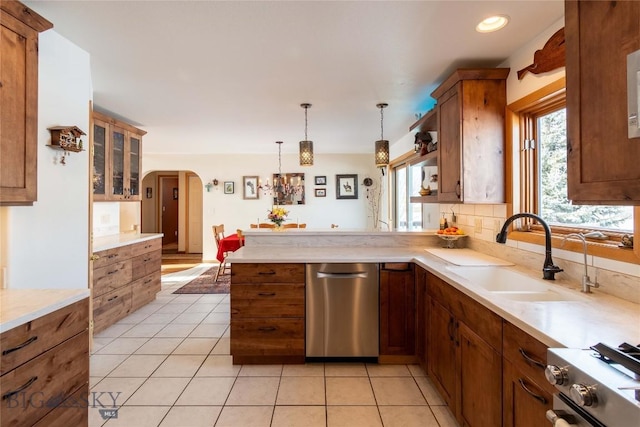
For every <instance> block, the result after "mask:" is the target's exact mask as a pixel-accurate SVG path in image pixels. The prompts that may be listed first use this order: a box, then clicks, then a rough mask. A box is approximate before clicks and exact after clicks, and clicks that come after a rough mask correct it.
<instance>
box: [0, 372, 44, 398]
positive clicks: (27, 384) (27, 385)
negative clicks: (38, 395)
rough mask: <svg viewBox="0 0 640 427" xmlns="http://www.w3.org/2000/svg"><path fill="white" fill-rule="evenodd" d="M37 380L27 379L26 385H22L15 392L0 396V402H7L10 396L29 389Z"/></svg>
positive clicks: (33, 378)
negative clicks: (0, 397) (0, 398)
mask: <svg viewBox="0 0 640 427" xmlns="http://www.w3.org/2000/svg"><path fill="white" fill-rule="evenodd" d="M37 380H38V377H31V378H30V379H29V381H27V382H26V383H24V384H22V385H21V386H20V387H18V388H17V389H15V390H12V391H9V392H7V393H5V394H3V395H2V400H7V399H9V398H10V397H11V396H14V395H16V394H18V393H20V392H21V391H22V390H26V389H27V388H29V387H31V384H33V383H35V382H36V381H37Z"/></svg>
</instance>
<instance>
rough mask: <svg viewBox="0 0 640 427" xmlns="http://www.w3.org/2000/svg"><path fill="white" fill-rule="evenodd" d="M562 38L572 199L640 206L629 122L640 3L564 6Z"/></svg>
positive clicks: (637, 149)
mask: <svg viewBox="0 0 640 427" xmlns="http://www.w3.org/2000/svg"><path fill="white" fill-rule="evenodd" d="M565 35H566V55H567V65H566V74H567V138H568V139H567V145H568V147H567V152H568V157H567V168H568V171H567V172H568V192H569V195H568V196H569V199H570V200H572V201H573V202H574V203H585V204H612V205H613V204H623V205H640V168H638V166H637V161H638V159H639V158H640V138H629V136H628V122H627V118H628V110H627V96H628V95H627V55H628V54H630V53H632V52H634V51H636V50H639V49H640V2H637V1H565Z"/></svg>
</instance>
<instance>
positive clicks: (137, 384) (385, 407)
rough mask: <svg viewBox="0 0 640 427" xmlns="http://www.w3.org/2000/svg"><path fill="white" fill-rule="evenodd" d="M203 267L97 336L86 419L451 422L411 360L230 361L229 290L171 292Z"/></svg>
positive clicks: (96, 422)
mask: <svg viewBox="0 0 640 427" xmlns="http://www.w3.org/2000/svg"><path fill="white" fill-rule="evenodd" d="M209 267H211V265H210V264H202V265H201V266H198V267H195V268H193V269H190V270H187V271H181V272H177V273H172V274H168V275H165V276H163V277H162V291H161V292H160V293H159V294H158V297H157V299H156V301H154V302H153V303H151V304H148V305H146V306H144V307H142V308H141V309H139V310H137V311H136V312H134V313H132V314H130V315H129V316H128V317H127V318H125V319H122V320H121V321H119V322H118V323H116V324H114V325H112V326H111V327H109V328H108V329H106V330H104V331H102V332H100V333H98V334H97V335H96V336H95V338H94V347H93V350H92V355H91V362H90V373H91V384H90V387H91V392H92V393H91V396H90V397H91V402H92V403H93V404H92V405H91V407H90V408H89V426H90V427H98V426H103V425H106V426H107V427H116V426H126V427H144V426H154V427H155V426H162V427H168V426H176V427H189V426H241V427H260V426H266V427H268V426H272V427H276V426H277V427H285V426H294V427H295V426H304V427H307V426H308V427H315V426H329V427H334V426H345V427H359V426H363V427H369V426H384V427H395V426H398V427H412V426H420V427H435V426H440V427H457V423H456V422H455V420H454V418H453V417H452V415H451V413H450V412H449V410H448V408H447V407H446V406H445V405H444V403H443V401H442V399H441V398H440V397H439V395H438V394H437V392H436V391H435V389H434V388H433V386H432V384H431V383H430V381H429V379H428V378H427V377H426V376H425V374H424V372H423V371H422V369H421V368H420V367H419V366H417V365H376V364H363V363H353V364H333V363H326V364H322V363H320V364H318V363H316V364H305V365H284V366H283V365H243V366H241V365H233V363H232V358H231V356H230V352H229V295H185V294H182V295H176V294H173V293H172V292H173V291H174V290H176V289H177V288H179V287H180V286H182V285H183V284H184V283H186V282H188V281H189V280H191V279H192V278H194V277H196V276H197V275H199V274H200V273H201V272H203V271H205V270H206V269H208V268H209ZM114 407H115V408H118V412H117V418H111V419H106V420H105V419H103V417H102V416H101V414H100V411H99V409H100V408H103V409H113V408H114Z"/></svg>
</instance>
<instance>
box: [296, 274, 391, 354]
mask: <svg viewBox="0 0 640 427" xmlns="http://www.w3.org/2000/svg"><path fill="white" fill-rule="evenodd" d="M378 282H379V280H378V264H363V263H360V264H355V263H347V264H336V263H332V264H307V286H306V296H307V298H306V305H307V308H306V332H307V333H306V335H307V336H306V345H307V350H306V355H307V357H308V358H309V357H311V358H313V357H322V358H329V357H335V358H344V357H360V358H372V357H376V358H377V357H378V333H379V332H378V329H379V325H378V319H379V316H378V311H379V310H378V306H379V303H378V297H379V285H378Z"/></svg>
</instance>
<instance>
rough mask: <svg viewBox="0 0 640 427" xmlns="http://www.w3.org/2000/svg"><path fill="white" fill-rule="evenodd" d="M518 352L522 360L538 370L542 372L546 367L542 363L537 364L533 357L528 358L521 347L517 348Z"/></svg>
mask: <svg viewBox="0 0 640 427" xmlns="http://www.w3.org/2000/svg"><path fill="white" fill-rule="evenodd" d="M518 351H519V352H520V354H521V355H522V357H524V360H526V361H527V362H529V363H531V364H533V365H536V366H537V367H538V368H540V369H542V370H544V369H545V368H546V367H547V365H545V364H544V363H542V362H539V361H537V360H536V359H534V358H533V357H531V356H529V355H528V354H527V352H526V351H524V349H523V348H522V347H520V348H518Z"/></svg>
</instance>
